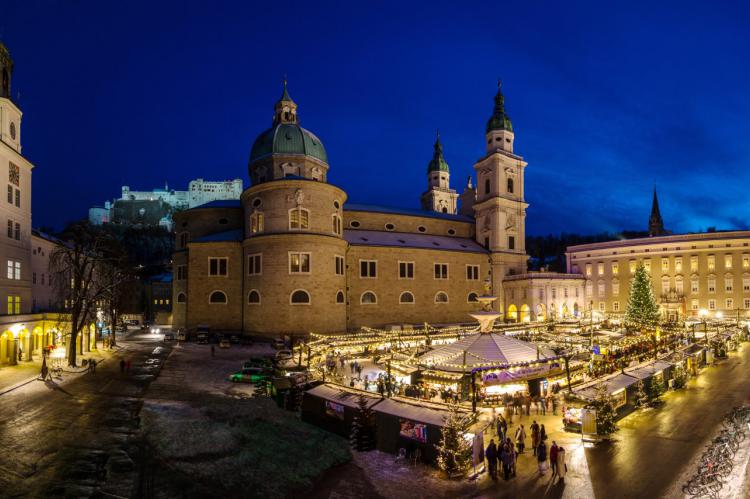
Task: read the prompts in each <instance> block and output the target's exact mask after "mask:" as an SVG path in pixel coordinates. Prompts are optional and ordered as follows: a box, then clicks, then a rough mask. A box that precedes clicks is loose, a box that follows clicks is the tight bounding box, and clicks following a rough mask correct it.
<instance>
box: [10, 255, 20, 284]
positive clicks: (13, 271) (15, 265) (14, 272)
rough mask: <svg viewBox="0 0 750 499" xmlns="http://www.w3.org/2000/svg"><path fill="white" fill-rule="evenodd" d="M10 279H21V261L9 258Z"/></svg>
mask: <svg viewBox="0 0 750 499" xmlns="http://www.w3.org/2000/svg"><path fill="white" fill-rule="evenodd" d="M8 279H13V280H16V281H18V280H20V279H21V262H18V261H15V260H8Z"/></svg>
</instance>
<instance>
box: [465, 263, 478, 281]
mask: <svg viewBox="0 0 750 499" xmlns="http://www.w3.org/2000/svg"><path fill="white" fill-rule="evenodd" d="M466 280H467V281H478V280H479V265H467V266H466Z"/></svg>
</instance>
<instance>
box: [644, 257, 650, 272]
mask: <svg viewBox="0 0 750 499" xmlns="http://www.w3.org/2000/svg"><path fill="white" fill-rule="evenodd" d="M643 266H644V267H645V268H646V273H647V274H650V273H651V260H644V261H643Z"/></svg>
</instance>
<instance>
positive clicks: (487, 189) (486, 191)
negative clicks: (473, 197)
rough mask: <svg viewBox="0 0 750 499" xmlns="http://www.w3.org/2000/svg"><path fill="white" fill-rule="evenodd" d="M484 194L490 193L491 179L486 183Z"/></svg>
mask: <svg viewBox="0 0 750 499" xmlns="http://www.w3.org/2000/svg"><path fill="white" fill-rule="evenodd" d="M484 193H485V194H489V193H490V179H487V180H485V181H484Z"/></svg>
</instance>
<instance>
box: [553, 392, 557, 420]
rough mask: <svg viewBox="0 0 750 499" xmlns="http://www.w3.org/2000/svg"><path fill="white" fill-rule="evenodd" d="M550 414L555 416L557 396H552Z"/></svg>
mask: <svg viewBox="0 0 750 499" xmlns="http://www.w3.org/2000/svg"><path fill="white" fill-rule="evenodd" d="M552 414H553V415H554V416H557V395H553V396H552Z"/></svg>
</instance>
